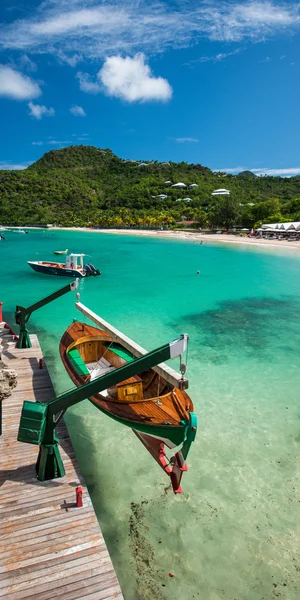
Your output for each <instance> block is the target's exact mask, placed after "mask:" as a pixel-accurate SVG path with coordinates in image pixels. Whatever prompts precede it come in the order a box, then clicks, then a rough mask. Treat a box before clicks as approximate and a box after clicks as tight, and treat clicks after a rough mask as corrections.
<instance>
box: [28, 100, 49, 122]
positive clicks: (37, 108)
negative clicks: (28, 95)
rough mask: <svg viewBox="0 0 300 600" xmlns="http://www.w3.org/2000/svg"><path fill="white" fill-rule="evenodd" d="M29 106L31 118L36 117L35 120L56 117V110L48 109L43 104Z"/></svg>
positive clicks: (30, 103)
mask: <svg viewBox="0 0 300 600" xmlns="http://www.w3.org/2000/svg"><path fill="white" fill-rule="evenodd" d="M28 106H29V114H30V116H31V117H34V118H35V119H41V118H42V117H54V115H55V110H54V108H47V107H46V106H42V105H41V104H33V102H29V104H28Z"/></svg>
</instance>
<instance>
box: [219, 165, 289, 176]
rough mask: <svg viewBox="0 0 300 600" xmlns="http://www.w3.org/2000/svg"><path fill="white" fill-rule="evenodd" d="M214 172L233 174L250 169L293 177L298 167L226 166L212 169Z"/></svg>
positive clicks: (262, 173)
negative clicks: (250, 167)
mask: <svg viewBox="0 0 300 600" xmlns="http://www.w3.org/2000/svg"><path fill="white" fill-rule="evenodd" d="M214 171H215V172H220V171H221V172H222V173H232V174H233V175H235V174H236V173H241V171H251V172H252V173H254V174H255V175H269V176H273V177H295V175H300V167H292V168H286V169H285V168H283V169H272V168H269V167H267V168H263V167H260V168H255V169H249V168H248V167H228V168H224V169H214Z"/></svg>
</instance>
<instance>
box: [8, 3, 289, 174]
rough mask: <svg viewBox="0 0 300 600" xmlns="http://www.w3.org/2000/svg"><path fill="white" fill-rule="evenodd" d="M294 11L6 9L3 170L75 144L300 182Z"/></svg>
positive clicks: (238, 6)
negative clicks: (298, 176) (295, 178)
mask: <svg viewBox="0 0 300 600" xmlns="http://www.w3.org/2000/svg"><path fill="white" fill-rule="evenodd" d="M299 66H300V4H299V3H298V2H293V1H291V2H285V1H282V0H281V1H280V0H279V1H278V2H273V1H267V2H258V1H253V0H250V1H247V2H238V1H234V0H232V1H230V0H229V1H226V2H223V1H222V0H207V1H206V2H201V1H199V0H198V1H197V0H189V1H188V0H170V1H165V2H163V1H161V2H156V1H155V0H154V1H153V0H147V1H146V0H102V1H100V0H71V1H70V0H68V1H67V0H46V1H44V2H40V1H39V0H27V1H26V3H25V2H24V3H22V1H19V2H18V1H17V0H2V2H1V6H0V115H1V144H0V168H24V167H25V166H27V165H28V164H30V163H31V162H33V161H34V160H37V159H38V158H39V157H40V156H41V155H42V154H43V153H44V152H47V151H49V150H51V149H56V148H61V147H64V146H68V145H71V144H88V145H95V146H98V147H102V148H111V150H112V151H113V152H115V153H116V154H117V155H118V156H121V157H122V158H129V159H144V160H152V159H153V160H155V159H157V160H161V161H167V160H173V161H181V160H185V161H188V162H197V163H201V164H203V165H205V166H208V167H210V168H211V169H218V170H227V171H228V172H233V173H235V172H239V171H240V170H243V169H251V170H253V171H254V172H256V173H269V174H280V175H285V176H289V175H294V174H300V156H299V139H300V119H299V99H300V98H299V96H300V94H299V91H300V77H299V75H300V69H299Z"/></svg>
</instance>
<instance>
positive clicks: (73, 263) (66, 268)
mask: <svg viewBox="0 0 300 600" xmlns="http://www.w3.org/2000/svg"><path fill="white" fill-rule="evenodd" d="M84 256H85V254H73V253H71V254H68V256H67V257H66V262H65V263H59V262H51V261H42V260H34V261H33V260H29V261H27V262H28V264H29V266H30V267H31V268H32V269H33V270H34V271H37V272H38V273H44V274H45V275H59V276H62V277H91V276H93V277H96V276H97V275H101V272H100V271H99V269H96V268H95V267H94V265H92V264H91V263H87V264H83V257H84ZM78 259H79V264H78Z"/></svg>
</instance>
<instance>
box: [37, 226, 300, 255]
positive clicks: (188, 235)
mask: <svg viewBox="0 0 300 600" xmlns="http://www.w3.org/2000/svg"><path fill="white" fill-rule="evenodd" d="M26 229H30V228H29V227H27V228H26ZM51 229H57V230H66V231H86V232H89V233H114V234H118V235H137V236H151V237H164V238H170V239H178V240H189V241H192V242H203V243H205V242H209V243H211V242H214V243H218V244H219V243H221V244H242V245H250V246H269V247H272V246H273V247H279V248H287V249H291V248H297V249H299V250H300V241H299V242H288V241H287V240H266V239H263V238H261V239H258V238H248V237H247V236H238V235H231V234H229V235H222V234H221V235H216V234H205V233H203V232H200V231H192V230H191V231H186V230H185V231H183V230H177V231H166V230H156V231H153V230H152V231H151V230H149V229H90V228H89V227H52V228H51Z"/></svg>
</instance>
